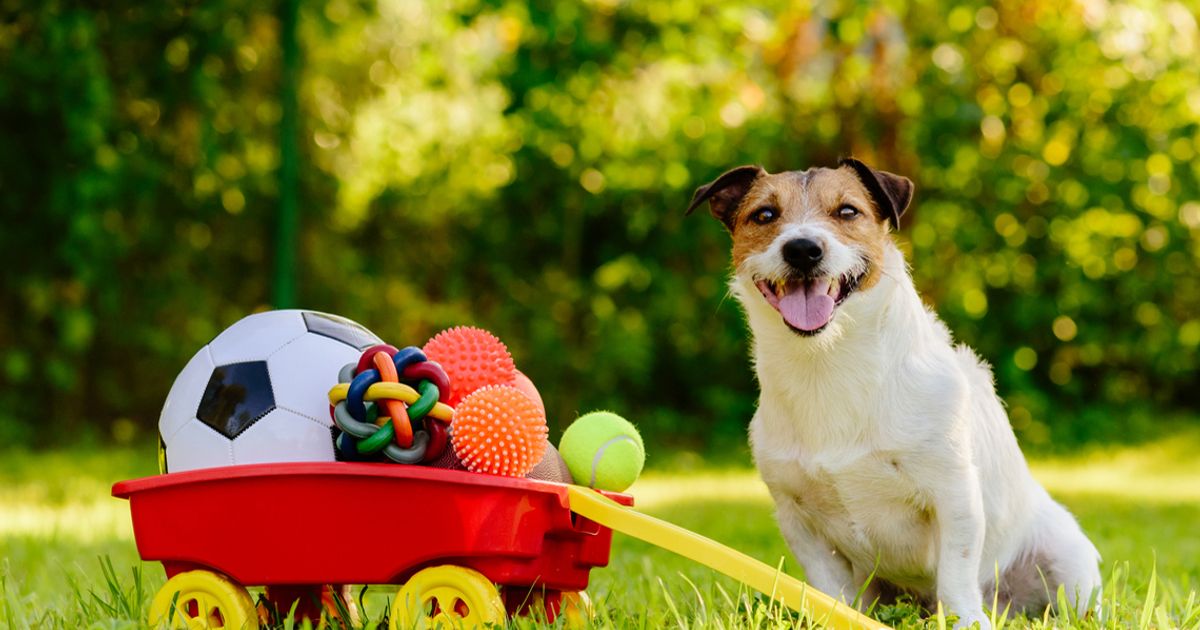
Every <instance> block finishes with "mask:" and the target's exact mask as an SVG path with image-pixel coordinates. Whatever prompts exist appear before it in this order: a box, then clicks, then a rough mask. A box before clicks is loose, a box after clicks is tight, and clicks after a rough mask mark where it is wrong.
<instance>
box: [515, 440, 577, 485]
mask: <svg viewBox="0 0 1200 630" xmlns="http://www.w3.org/2000/svg"><path fill="white" fill-rule="evenodd" d="M525 478H526V479H537V480H538V481H555V482H558V483H575V480H574V479H572V478H571V471H570V470H568V469H567V462H565V461H563V458H562V455H559V454H558V449H556V448H554V445H553V444H551V443H550V441H549V440H547V441H546V454H545V455H543V456H542V460H541V461H540V462H538V463H537V465H535V466H534V467H533V470H531V471H529V474H528V475H525Z"/></svg>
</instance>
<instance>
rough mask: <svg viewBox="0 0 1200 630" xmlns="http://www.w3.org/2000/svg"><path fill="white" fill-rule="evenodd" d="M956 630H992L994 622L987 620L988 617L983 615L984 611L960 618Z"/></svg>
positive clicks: (955, 625)
mask: <svg viewBox="0 0 1200 630" xmlns="http://www.w3.org/2000/svg"><path fill="white" fill-rule="evenodd" d="M954 628H955V630H958V629H959V628H977V629H978V630H992V622H991V620H989V619H988V618H987V616H986V615H984V614H983V611H982V610H981V611H979V612H977V613H975V614H973V615H963V616H962V617H959V618H958V621H956V622H954Z"/></svg>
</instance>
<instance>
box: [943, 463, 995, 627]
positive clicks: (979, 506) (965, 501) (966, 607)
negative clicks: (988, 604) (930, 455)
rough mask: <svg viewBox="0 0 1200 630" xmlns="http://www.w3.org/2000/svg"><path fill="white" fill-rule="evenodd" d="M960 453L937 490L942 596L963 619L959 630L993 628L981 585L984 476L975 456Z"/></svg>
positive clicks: (945, 466)
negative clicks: (981, 483)
mask: <svg viewBox="0 0 1200 630" xmlns="http://www.w3.org/2000/svg"><path fill="white" fill-rule="evenodd" d="M954 455H958V457H955V458H954V459H953V461H948V462H947V461H944V462H941V463H942V464H943V465H944V468H942V470H943V471H944V473H943V474H942V475H941V476H940V478H941V479H942V480H944V482H943V483H942V484H939V487H938V488H936V489H935V491H934V492H933V499H934V510H935V511H936V514H937V517H936V518H937V525H938V533H939V541H938V565H937V596H938V600H939V601H940V602H941V603H942V606H943V607H944V608H946V609H948V610H947V611H946V612H947V613H951V612H952V613H954V614H956V615H958V623H956V624H955V627H956V628H963V627H967V626H970V625H971V624H972V623H978V624H979V627H980V628H981V629H982V630H989V629H990V628H991V623H990V622H989V621H988V619H987V617H985V616H984V614H983V594H982V590H981V587H980V585H979V564H980V559H981V556H982V554H983V540H984V533H985V530H984V528H985V526H986V525H985V521H984V512H983V494H982V492H981V491H980V487H979V473H978V472H977V471H976V470H975V465H974V463H972V462H971V460H970V455H969V453H963V452H961V451H960V452H959V453H955V454H954Z"/></svg>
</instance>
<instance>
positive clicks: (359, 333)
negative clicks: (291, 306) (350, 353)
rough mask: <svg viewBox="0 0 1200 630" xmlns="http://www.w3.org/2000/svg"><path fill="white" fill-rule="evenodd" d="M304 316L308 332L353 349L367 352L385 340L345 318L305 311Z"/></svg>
mask: <svg viewBox="0 0 1200 630" xmlns="http://www.w3.org/2000/svg"><path fill="white" fill-rule="evenodd" d="M303 316H304V326H305V328H308V332H310V333H313V334H314V335H321V336H323V337H329V338H330V339H333V340H335V341H340V342H342V343H344V344H346V345H348V346H350V347H351V348H355V349H358V350H366V349H367V348H369V347H371V346H374V345H376V344H380V343H383V340H381V339H380V338H379V337H376V336H375V333H373V332H371V331H369V330H367V329H366V328H363V327H362V325H360V324H357V323H355V322H352V321H350V320H348V319H346V318H345V317H338V316H337V315H327V314H325V313H316V312H313V311H304V313H303Z"/></svg>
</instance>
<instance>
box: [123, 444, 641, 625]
mask: <svg viewBox="0 0 1200 630" xmlns="http://www.w3.org/2000/svg"><path fill="white" fill-rule="evenodd" d="M606 494H607V495H608V496H609V498H611V499H614V500H615V501H617V502H619V503H621V504H624V505H630V504H631V503H632V498H631V497H629V496H628V495H623V494H612V493H606ZM113 495H114V496H116V497H120V498H125V499H129V501H130V510H131V512H132V514H133V531H134V536H135V538H136V540H137V546H138V552H139V553H140V554H141V556H142V558H143V559H144V560H157V561H160V562H162V564H163V567H164V568H165V569H166V572H167V576H168V577H169V578H170V579H169V580H168V581H167V583H166V585H165V586H163V587H162V589H160V590H159V592H158V594H157V595H156V596H155V598H154V600H153V602H152V604H151V607H150V623H151V625H152V626H155V627H161V626H163V625H167V626H169V627H171V628H257V627H258V621H259V616H258V612H257V611H256V607H255V605H254V603H253V601H252V600H251V598H250V595H249V593H248V592H247V591H246V588H245V587H246V585H265V586H268V587H275V588H276V589H277V590H278V591H281V592H287V591H291V592H297V591H299V592H305V591H308V592H319V590H317V589H319V588H320V585H325V584H403V586H402V587H400V589H399V590H398V592H397V594H396V596H395V598H394V603H393V605H392V609H391V614H390V616H389V617H390V628H393V629H396V628H412V627H417V626H419V625H424V623H423V622H425V623H429V624H430V625H436V624H437V622H438V621H442V622H444V623H443V626H449V627H457V626H459V625H462V626H465V627H473V626H482V625H484V624H486V623H489V622H498V623H499V622H503V621H504V618H505V614H506V605H505V603H506V602H507V604H508V606H507V609H508V611H509V612H517V611H518V609H522V608H524V609H528V608H529V606H528V603H529V602H530V600H531V595H534V596H535V598H536V599H537V600H539V601H540V602H542V603H543V604H544V606H542V607H540V608H541V610H544V611H545V614H546V615H547V616H549V617H553V616H554V615H556V614H557V613H558V611H559V609H560V607H561V608H562V609H563V610H564V611H568V612H569V611H570V609H571V608H572V607H573V606H577V607H580V608H582V607H584V606H586V598H584V597H583V596H582V594H580V592H581V591H582V590H583V589H585V588H586V587H587V584H588V572H589V570H591V568H592V567H600V566H604V565H606V564H608V554H609V547H610V545H611V543H612V530H611V529H609V528H607V527H603V526H600V525H598V524H597V523H595V522H593V521H591V520H589V519H587V518H585V517H583V516H580V515H578V514H575V513H573V512H572V511H571V509H570V497H569V487H568V486H566V485H563V484H557V483H549V482H541V481H533V480H528V479H515V478H507V477H496V476H489V475H479V474H474V473H469V472H461V471H454V470H443V469H436V468H427V467H418V466H395V465H389V464H367V463H295V464H256V465H246V466H232V467H224V468H212V469H205V470H194V471H187V472H180V473H172V474H169V475H159V476H155V477H147V478H143V479H134V480H130V481H123V482H120V483H118V484H116V485H115V486H113ZM497 585H498V588H497ZM280 587H302V588H299V589H297V588H280ZM522 603H525V604H526V605H525V606H522ZM284 605H285V606H286V605H287V604H286V602H285V604H284ZM284 612H286V610H285V611H284ZM581 612H582V610H581Z"/></svg>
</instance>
